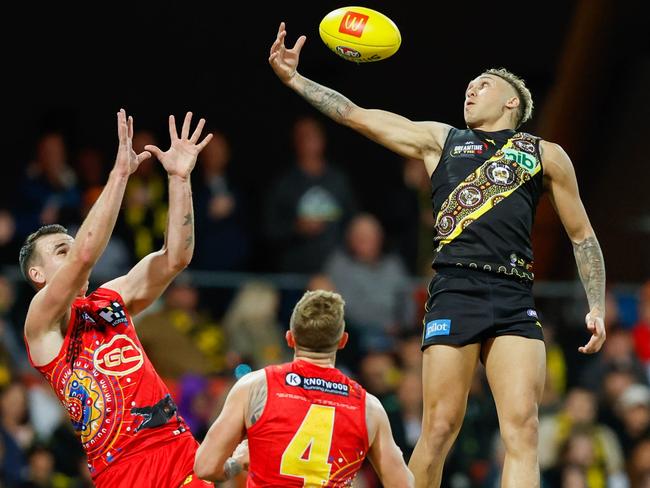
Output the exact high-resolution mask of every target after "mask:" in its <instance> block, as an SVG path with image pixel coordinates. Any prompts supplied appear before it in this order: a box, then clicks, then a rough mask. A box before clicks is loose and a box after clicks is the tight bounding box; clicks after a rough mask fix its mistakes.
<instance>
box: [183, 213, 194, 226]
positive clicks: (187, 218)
mask: <svg viewBox="0 0 650 488" xmlns="http://www.w3.org/2000/svg"><path fill="white" fill-rule="evenodd" d="M183 225H192V214H191V213H188V214H186V215H185V222H183Z"/></svg>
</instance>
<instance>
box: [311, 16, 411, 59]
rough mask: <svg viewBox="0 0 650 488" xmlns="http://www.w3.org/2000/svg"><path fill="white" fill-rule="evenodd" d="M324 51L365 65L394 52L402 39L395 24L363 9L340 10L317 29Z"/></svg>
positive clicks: (322, 22)
mask: <svg viewBox="0 0 650 488" xmlns="http://www.w3.org/2000/svg"><path fill="white" fill-rule="evenodd" d="M318 31H319V32H320V37H321V39H323V42H324V43H325V45H326V46H327V47H329V48H330V49H331V50H332V51H334V52H335V53H336V54H338V55H339V56H341V57H342V58H343V59H346V60H348V61H353V62H355V63H368V62H371V61H380V60H382V59H386V58H388V57H390V56H392V55H393V54H395V53H396V52H397V50H398V49H399V47H400V44H401V43H402V36H401V34H400V33H399V29H398V28H397V26H396V25H395V22H393V21H392V20H390V19H389V18H388V17H386V16H385V15H384V14H382V13H380V12H377V11H376V10H372V9H369V8H365V7H343V8H338V9H336V10H333V11H332V12H330V13H329V14H327V15H326V16H325V17H324V18H323V20H322V21H321V23H320V26H319V28H318Z"/></svg>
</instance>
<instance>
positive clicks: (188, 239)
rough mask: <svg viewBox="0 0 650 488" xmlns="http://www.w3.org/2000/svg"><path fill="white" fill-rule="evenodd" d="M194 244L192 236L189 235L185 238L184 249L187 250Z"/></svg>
mask: <svg viewBox="0 0 650 488" xmlns="http://www.w3.org/2000/svg"><path fill="white" fill-rule="evenodd" d="M192 244H194V234H190V235H189V236H187V237H186V238H185V249H186V250H187V249H189V248H190V247H191V246H192Z"/></svg>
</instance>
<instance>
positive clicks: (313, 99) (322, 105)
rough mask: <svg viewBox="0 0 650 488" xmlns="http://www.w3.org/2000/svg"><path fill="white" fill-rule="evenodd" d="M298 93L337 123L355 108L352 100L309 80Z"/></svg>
mask: <svg viewBox="0 0 650 488" xmlns="http://www.w3.org/2000/svg"><path fill="white" fill-rule="evenodd" d="M298 93H300V94H301V95H302V96H303V97H304V98H305V99H306V100H307V101H308V102H309V103H311V104H312V105H313V106H314V107H316V108H317V109H318V110H320V111H321V112H323V113H324V114H325V115H327V116H328V117H331V118H332V119H334V120H335V121H337V122H341V121H342V120H344V119H345V118H346V117H347V116H348V115H349V114H350V111H351V110H352V107H353V106H354V104H353V103H352V102H351V101H350V100H348V99H347V98H346V97H344V96H343V95H341V94H340V93H339V92H337V91H335V90H332V89H330V88H327V87H325V86H323V85H319V84H318V83H316V82H314V81H311V80H307V79H305V83H304V85H303V86H301V87H299V88H298Z"/></svg>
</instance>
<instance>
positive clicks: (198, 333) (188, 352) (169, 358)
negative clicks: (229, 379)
mask: <svg viewBox="0 0 650 488" xmlns="http://www.w3.org/2000/svg"><path fill="white" fill-rule="evenodd" d="M136 327H137V328H138V336H139V337H140V341H141V342H142V345H143V347H144V348H145V350H146V352H147V356H149V358H150V359H151V362H152V363H153V364H155V365H156V371H158V373H159V374H160V376H162V377H163V378H166V379H178V378H180V377H181V376H182V375H183V374H187V373H196V374H208V373H214V372H219V371H221V370H222V369H223V368H224V367H225V338H224V335H223V332H222V330H221V328H220V327H219V326H218V325H217V324H216V323H215V322H214V321H213V320H212V319H211V317H210V316H209V315H207V314H206V313H204V312H202V311H201V310H200V309H199V293H198V291H197V290H196V288H194V287H193V286H192V285H191V284H190V283H189V281H188V279H187V278H186V276H183V275H181V276H180V277H179V278H177V279H176V281H175V282H174V283H172V285H171V286H170V287H169V289H168V290H167V291H166V292H165V294H164V295H163V307H162V309H160V310H159V311H156V312H152V313H150V314H147V315H144V316H143V317H141V318H139V319H137V320H136Z"/></svg>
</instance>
